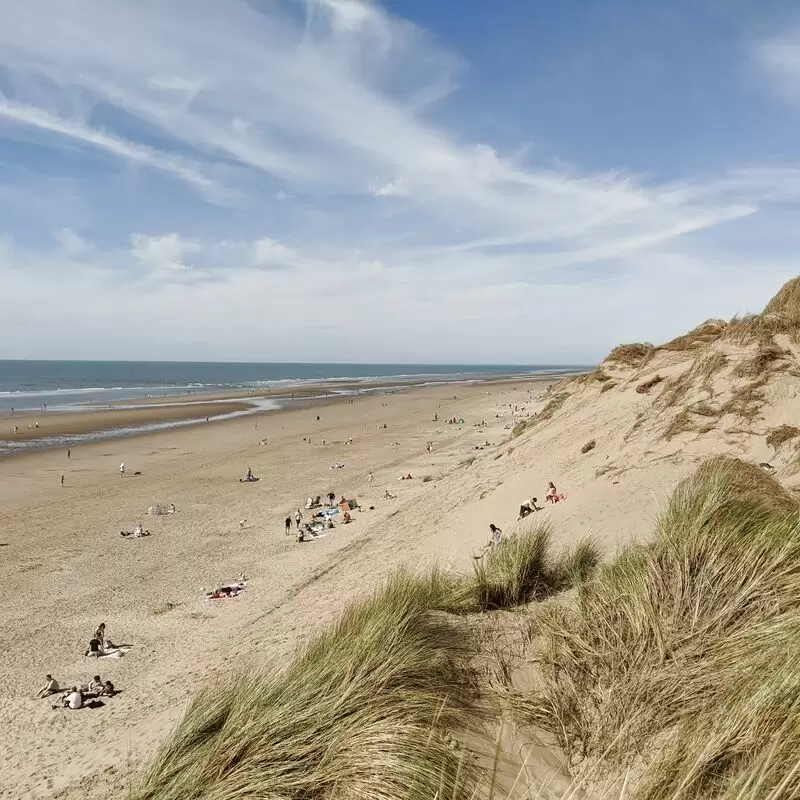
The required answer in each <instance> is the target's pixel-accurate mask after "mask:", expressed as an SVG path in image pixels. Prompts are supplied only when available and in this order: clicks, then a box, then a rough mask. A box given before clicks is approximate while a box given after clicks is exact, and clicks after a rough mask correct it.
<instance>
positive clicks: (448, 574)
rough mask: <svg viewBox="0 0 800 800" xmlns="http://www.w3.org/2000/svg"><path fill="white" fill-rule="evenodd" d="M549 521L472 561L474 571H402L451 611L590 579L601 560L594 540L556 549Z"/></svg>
mask: <svg viewBox="0 0 800 800" xmlns="http://www.w3.org/2000/svg"><path fill="white" fill-rule="evenodd" d="M551 540H552V532H551V528H550V526H549V525H548V524H547V523H531V524H530V525H528V526H527V527H524V528H522V529H521V530H520V531H519V532H517V533H515V534H514V535H512V536H508V537H505V538H504V539H503V540H502V541H501V542H499V543H498V544H496V545H494V546H493V547H491V548H490V549H489V551H488V552H487V553H486V554H485V555H483V556H482V557H481V558H478V559H476V560H475V561H474V568H473V571H472V573H462V572H457V571H453V570H445V569H442V568H440V567H431V568H430V569H428V570H426V571H424V572H413V573H407V572H402V573H400V575H402V576H403V577H402V579H403V580H406V581H409V582H410V583H412V584H414V585H415V586H416V587H417V588H416V589H415V592H416V593H417V595H418V596H420V597H424V598H425V599H424V603H425V605H427V607H428V608H431V609H434V610H437V611H447V612H449V613H451V614H477V613H483V612H487V611H498V610H502V609H510V608H514V607H517V606H521V605H524V604H525V603H530V602H533V601H536V600H543V599H545V598H547V597H550V596H552V595H554V594H556V593H558V592H563V591H566V590H568V589H571V588H573V587H575V586H577V585H579V584H580V583H582V582H583V581H585V580H587V579H588V578H589V576H590V575H591V574H592V573H593V572H594V570H595V569H596V567H597V565H598V564H599V563H600V550H599V548H598V546H597V544H596V543H595V542H594V541H593V540H592V539H581V540H580V541H578V542H577V543H576V544H575V546H574V547H573V548H567V549H564V550H562V551H561V552H556V551H554V550H553V547H552V543H551Z"/></svg>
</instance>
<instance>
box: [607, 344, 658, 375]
mask: <svg viewBox="0 0 800 800" xmlns="http://www.w3.org/2000/svg"><path fill="white" fill-rule="evenodd" d="M654 353H655V348H654V347H653V345H651V344H643V343H641V342H634V343H632V344H621V345H619V346H617V347H615V348H614V349H613V350H612V351H611V352H610V353H609V354H608V356H606V362H613V363H615V364H621V365H622V366H625V367H632V368H634V369H639V368H640V367H643V366H644V365H645V364H646V363H647V362H648V361H649V360H650V359H651V358H652V357H653V354H654Z"/></svg>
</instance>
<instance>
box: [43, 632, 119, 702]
mask: <svg viewBox="0 0 800 800" xmlns="http://www.w3.org/2000/svg"><path fill="white" fill-rule="evenodd" d="M123 652H124V651H123V650H122V649H121V648H120V647H118V646H117V645H115V644H113V643H112V642H111V641H110V640H109V638H108V636H107V635H106V624H105V622H101V623H100V624H99V625H98V626H97V628H96V630H95V632H94V634H93V636H92V638H91V639H90V640H89V647H88V649H87V650H86V652H85V653H84V656H93V657H95V658H100V657H101V656H120V655H122V654H123ZM115 694H117V690H116V689H115V688H114V684H113V683H112V682H111V681H109V680H106V681H104V680H103V679H102V678H101V677H100V676H99V675H95V676H94V677H93V678H92V680H91V681H89V683H88V684H83V685H80V684H79V685H75V686H70V687H65V688H62V687H61V686H60V685H59V682H58V681H57V680H56V679H55V678H54V677H53V676H52V675H51V674H50V673H48V674H47V675H46V676H45V684H44V686H42V687H41V688H40V689H39V691H38V692H37V693H36V697H40V698H44V697H51V696H52V695H60V697H59V700H58V701H57V702H56V703H54V704H53V708H68V709H71V710H77V709H80V708H86V707H87V705H88V706H90V707H91V706H93V705H94V706H99V705H102V702H100V701H99V698H101V697H103V698H104V697H113V696H114V695H115ZM87 701H88V702H87Z"/></svg>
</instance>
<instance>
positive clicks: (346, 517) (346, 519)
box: [342, 511, 353, 525]
mask: <svg viewBox="0 0 800 800" xmlns="http://www.w3.org/2000/svg"><path fill="white" fill-rule="evenodd" d="M352 521H353V518H352V517H351V516H350V512H349V511H345V512H344V516H343V517H342V522H343V523H344V524H345V525H347V524H348V523H350V522H352Z"/></svg>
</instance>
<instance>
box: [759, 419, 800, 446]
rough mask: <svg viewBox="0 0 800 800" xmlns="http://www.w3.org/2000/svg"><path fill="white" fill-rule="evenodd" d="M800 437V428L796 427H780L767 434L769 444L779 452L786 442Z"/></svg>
mask: <svg viewBox="0 0 800 800" xmlns="http://www.w3.org/2000/svg"><path fill="white" fill-rule="evenodd" d="M798 436H800V428H797V427H795V426H794V425H779V426H778V427H777V428H773V429H772V430H771V431H770V432H769V433H768V434H767V444H768V445H769V446H770V447H771V448H772V449H773V450H777V449H778V448H779V447H780V446H781V445H782V444H783V443H784V442H789V441H791V440H792V439H796V438H797V437H798Z"/></svg>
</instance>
